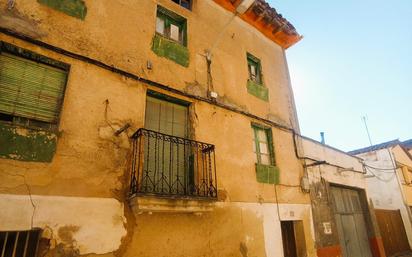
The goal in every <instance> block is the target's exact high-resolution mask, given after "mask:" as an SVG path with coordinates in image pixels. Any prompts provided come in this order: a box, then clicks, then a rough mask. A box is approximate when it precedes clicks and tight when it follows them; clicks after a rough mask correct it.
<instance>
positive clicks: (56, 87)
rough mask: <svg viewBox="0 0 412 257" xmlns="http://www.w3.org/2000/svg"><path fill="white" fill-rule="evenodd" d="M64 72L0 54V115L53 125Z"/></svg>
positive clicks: (58, 104) (60, 95)
mask: <svg viewBox="0 0 412 257" xmlns="http://www.w3.org/2000/svg"><path fill="white" fill-rule="evenodd" d="M66 77H67V74H66V71H63V70H59V69H56V68H54V67H51V66H47V65H44V64H40V63H36V62H33V61H30V60H27V59H23V58H20V57H17V56H14V55H9V54H4V53H2V54H1V55H0V112H3V113H7V114H10V115H14V116H20V117H25V118H30V119H36V120H40V121H45V122H51V123H55V122H57V119H58V114H59V110H60V106H61V102H62V99H63V93H64V92H63V90H64V86H65V83H66Z"/></svg>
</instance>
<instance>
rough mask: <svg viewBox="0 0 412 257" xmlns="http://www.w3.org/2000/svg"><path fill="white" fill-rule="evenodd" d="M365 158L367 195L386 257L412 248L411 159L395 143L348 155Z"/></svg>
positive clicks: (394, 141) (355, 151)
mask: <svg viewBox="0 0 412 257" xmlns="http://www.w3.org/2000/svg"><path fill="white" fill-rule="evenodd" d="M349 153H350V154H352V155H356V156H358V157H360V158H362V160H363V162H364V168H365V171H366V178H367V179H366V181H367V184H368V190H367V192H368V195H369V197H370V199H371V201H372V202H373V205H374V208H375V213H376V217H377V221H378V224H379V228H380V232H381V235H382V239H383V244H384V247H385V252H386V255H387V256H392V255H395V254H399V253H402V252H407V251H410V249H411V246H412V224H411V216H410V215H411V213H410V208H411V206H412V187H411V182H412V158H411V155H410V153H408V151H407V149H406V148H405V147H404V146H403V143H402V142H400V141H399V140H393V141H389V142H385V143H382V144H377V145H373V146H370V147H366V148H362V149H359V150H354V151H351V152H349Z"/></svg>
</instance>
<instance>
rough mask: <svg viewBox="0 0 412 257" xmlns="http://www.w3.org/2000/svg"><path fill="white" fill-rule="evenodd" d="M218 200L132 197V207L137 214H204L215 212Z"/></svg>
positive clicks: (130, 200) (130, 201)
mask: <svg viewBox="0 0 412 257" xmlns="http://www.w3.org/2000/svg"><path fill="white" fill-rule="evenodd" d="M215 202H216V199H209V198H166V197H158V196H150V195H145V196H142V195H132V196H131V197H130V198H129V203H130V206H131V207H132V210H133V212H134V213H135V214H141V213H145V212H168V213H202V212H210V211H213V209H214V205H215Z"/></svg>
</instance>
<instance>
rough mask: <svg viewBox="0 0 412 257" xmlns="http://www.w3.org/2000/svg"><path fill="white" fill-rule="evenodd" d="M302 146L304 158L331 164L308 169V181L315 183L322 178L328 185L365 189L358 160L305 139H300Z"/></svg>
mask: <svg viewBox="0 0 412 257" xmlns="http://www.w3.org/2000/svg"><path fill="white" fill-rule="evenodd" d="M302 146H303V151H304V154H305V156H307V157H310V158H312V159H315V160H319V161H326V162H328V163H329V164H331V165H327V164H323V165H316V166H311V167H308V176H309V181H311V182H317V181H320V179H321V178H324V179H325V180H327V181H328V182H329V183H335V184H340V185H346V186H350V187H356V188H361V189H366V187H367V184H366V180H365V175H364V174H363V172H364V171H363V167H362V162H361V161H362V160H361V159H360V158H356V157H354V156H351V155H349V154H347V153H344V152H342V151H340V150H337V149H334V148H331V147H329V146H326V145H323V144H321V143H319V142H316V141H314V140H311V139H307V138H302ZM333 165H335V166H333Z"/></svg>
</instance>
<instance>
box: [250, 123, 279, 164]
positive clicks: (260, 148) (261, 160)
mask: <svg viewBox="0 0 412 257" xmlns="http://www.w3.org/2000/svg"><path fill="white" fill-rule="evenodd" d="M252 129H253V135H254V138H253V152H254V153H255V154H256V163H258V164H263V165H274V164H275V162H274V154H273V147H272V145H273V144H272V133H271V130H270V129H269V128H268V129H266V128H261V127H258V126H255V125H252Z"/></svg>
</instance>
